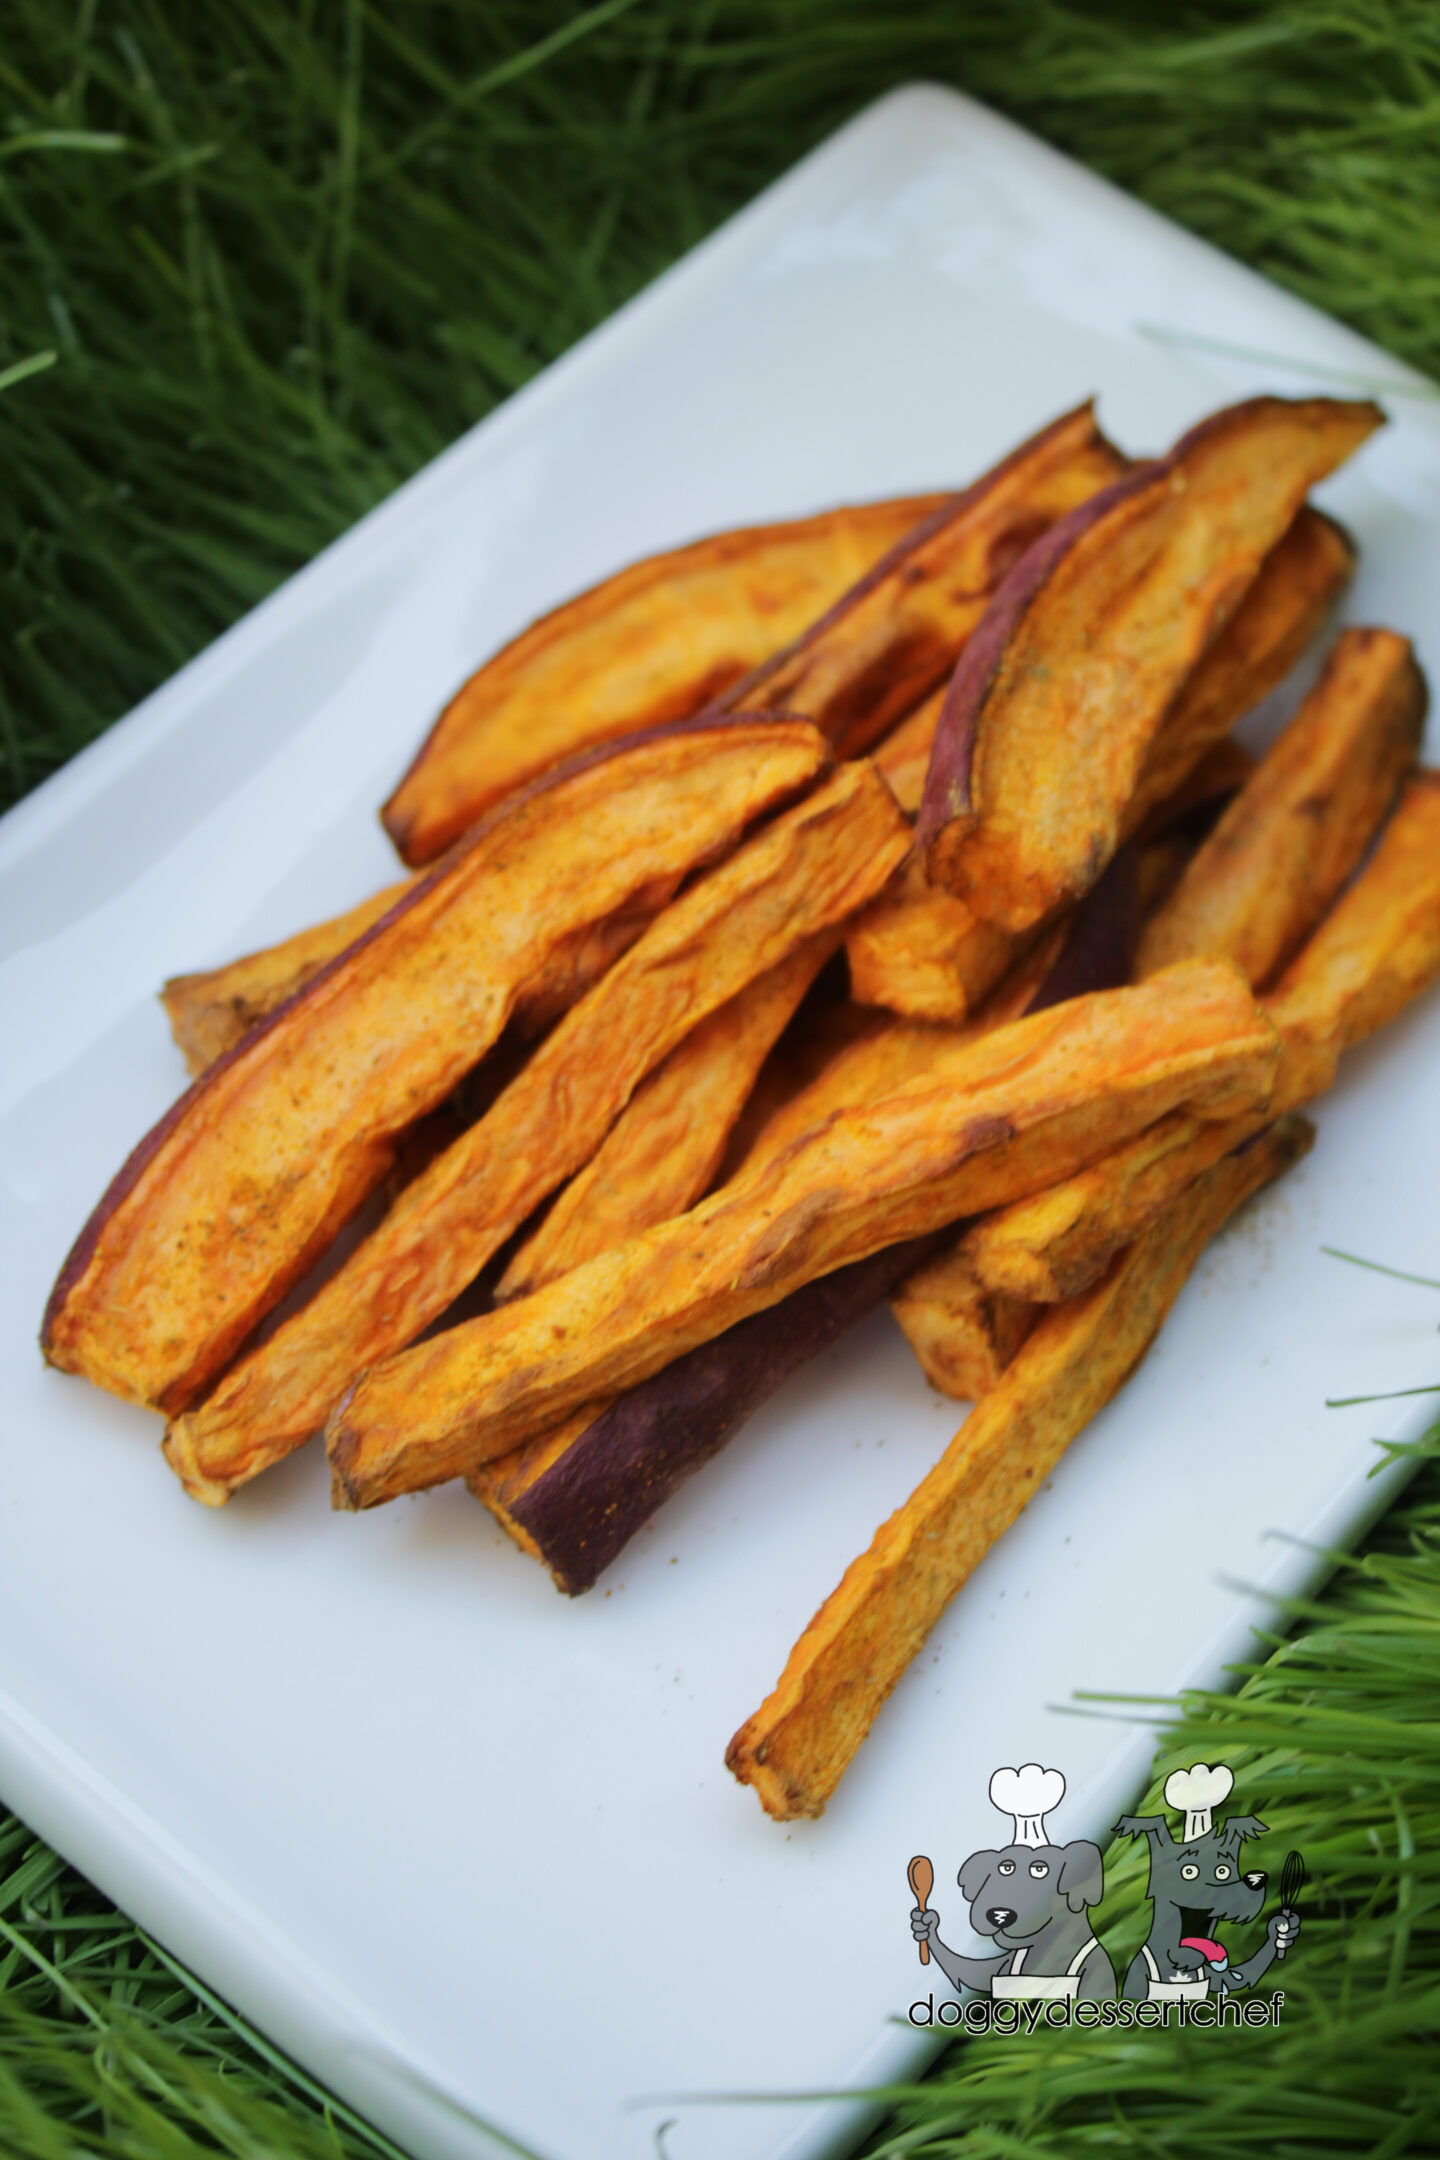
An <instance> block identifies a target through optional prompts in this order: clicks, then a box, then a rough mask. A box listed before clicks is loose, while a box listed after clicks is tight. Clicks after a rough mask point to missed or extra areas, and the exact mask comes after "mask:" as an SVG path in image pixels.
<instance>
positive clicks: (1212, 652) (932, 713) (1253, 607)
mask: <svg viewBox="0 0 1440 2160" xmlns="http://www.w3.org/2000/svg"><path fill="white" fill-rule="evenodd" d="M1354 567H1355V549H1354V544H1353V542H1352V541H1351V539H1350V536H1349V534H1348V533H1347V532H1346V531H1345V530H1344V528H1343V526H1340V525H1337V524H1336V523H1335V520H1334V519H1333V518H1328V517H1326V516H1325V515H1324V513H1323V511H1320V510H1315V509H1313V508H1312V507H1311V506H1310V504H1308V503H1306V504H1305V505H1304V506H1303V507H1302V508H1301V509H1300V511H1299V512H1298V513H1297V514H1296V516H1295V517H1294V519H1293V520H1292V521H1291V524H1290V527H1289V530H1288V531H1287V532H1285V533H1284V534H1283V535H1282V536H1281V538H1280V539H1279V540H1277V541H1276V543H1275V545H1274V547H1273V548H1271V550H1270V552H1269V554H1268V555H1267V556H1266V557H1265V560H1264V562H1263V563H1262V564H1261V565H1260V568H1259V570H1258V572H1257V573H1256V577H1255V582H1254V584H1253V585H1252V586H1251V587H1250V590H1249V591H1248V592H1247V593H1246V595H1245V597H1244V599H1243V600H1242V601H1241V602H1240V605H1239V607H1238V608H1237V609H1236V610H1235V613H1234V614H1233V615H1232V616H1231V618H1230V620H1229V621H1228V622H1227V623H1226V624H1225V626H1224V628H1223V629H1222V630H1220V631H1219V633H1218V634H1217V635H1216V637H1215V639H1214V640H1213V642H1212V643H1211V644H1210V645H1209V646H1207V647H1206V649H1205V651H1204V652H1203V653H1202V654H1201V656H1200V659H1199V661H1198V662H1197V663H1196V666H1195V668H1194V671H1193V673H1192V674H1191V675H1190V676H1189V677H1188V679H1187V680H1186V681H1185V683H1184V684H1182V686H1181V688H1180V690H1179V691H1178V693H1177V694H1176V698H1175V702H1174V704H1173V705H1172V706H1171V708H1170V710H1169V712H1168V713H1167V714H1166V716H1165V718H1164V720H1163V721H1162V722H1161V725H1160V731H1159V733H1158V734H1157V736H1156V738H1155V740H1154V742H1153V743H1152V744H1151V746H1150V749H1149V752H1148V753H1147V756H1146V760H1145V766H1144V770H1143V771H1142V773H1141V775H1140V780H1139V784H1138V785H1137V787H1136V790H1135V793H1134V795H1133V796H1132V798H1131V800H1130V803H1129V804H1128V805H1127V807H1126V811H1125V815H1124V818H1123V820H1122V827H1121V829H1122V831H1123V832H1124V833H1125V834H1126V835H1127V836H1128V835H1129V834H1130V833H1132V832H1134V831H1135V830H1136V829H1137V827H1138V826H1140V825H1141V824H1142V823H1143V822H1144V820H1145V818H1146V817H1147V816H1148V815H1149V814H1150V812H1151V811H1152V810H1153V809H1154V808H1155V806H1156V805H1157V804H1162V803H1164V802H1165V800H1166V798H1167V797H1169V796H1172V795H1175V794H1176V793H1177V792H1178V790H1179V789H1180V788H1181V787H1182V786H1183V785H1184V782H1185V780H1186V778H1187V776H1188V774H1189V773H1190V772H1191V771H1192V770H1194V768H1195V767H1196V766H1197V765H1198V764H1199V763H1200V762H1201V761H1202V760H1203V759H1204V758H1205V756H1206V755H1207V753H1208V752H1209V751H1210V750H1212V749H1221V748H1223V747H1224V746H1225V743H1226V738H1227V737H1228V735H1229V732H1230V730H1231V728H1233V727H1234V726H1235V724H1236V722H1237V721H1239V720H1241V719H1243V718H1244V716H1245V714H1246V713H1247V712H1249V711H1250V710H1251V709H1252V708H1253V707H1254V706H1256V705H1258V704H1259V703H1260V700H1261V699H1262V698H1265V697H1268V696H1269V694H1270V692H1271V691H1272V690H1273V689H1275V687H1276V686H1277V684H1279V683H1282V682H1283V681H1284V680H1285V677H1286V676H1287V675H1288V674H1289V672H1290V670H1291V668H1292V667H1293V666H1294V665H1295V663H1296V661H1297V660H1298V659H1299V658H1300V655H1301V654H1302V653H1303V652H1304V651H1305V649H1306V647H1307V646H1308V645H1309V644H1310V643H1311V641H1312V639H1314V638H1315V637H1317V636H1318V635H1319V633H1320V630H1321V628H1322V626H1323V624H1324V622H1325V618H1326V617H1327V615H1328V614H1329V613H1330V610H1331V608H1332V607H1333V606H1334V604H1335V602H1336V600H1337V599H1338V598H1339V597H1340V594H1341V593H1342V592H1343V591H1344V589H1345V587H1346V585H1347V584H1348V583H1349V581H1350V577H1351V575H1352V573H1353V571H1354ZM945 691H946V686H944V685H942V686H941V688H940V689H938V690H936V691H935V692H933V693H932V695H931V696H930V697H928V698H927V699H926V700H925V702H924V704H923V705H920V706H917V707H916V709H915V711H914V712H913V713H911V714H910V716H909V718H908V719H906V720H902V721H901V723H900V725H899V726H898V727H897V728H895V729H894V730H893V732H892V733H891V734H889V735H887V736H886V737H885V739H884V741H883V742H882V743H881V744H880V745H879V747H878V749H877V750H876V752H875V762H876V764H877V765H878V766H879V767H880V770H881V772H882V773H883V774H884V775H885V778H886V780H887V781H888V782H889V784H890V788H891V791H892V792H893V794H894V797H895V800H896V802H898V803H899V805H900V807H901V809H902V810H903V811H904V812H905V814H906V816H907V817H915V816H917V815H918V813H919V809H920V804H921V801H922V799H923V797H924V793H925V776H926V773H927V771H928V769H929V765H930V750H931V746H932V744H933V743H934V740H935V730H936V727H937V726H938V724H939V720H940V713H941V709H942V708H943V706H944V703H945ZM1235 747H1237V748H1238V746H1235ZM1242 755H1243V753H1242Z"/></svg>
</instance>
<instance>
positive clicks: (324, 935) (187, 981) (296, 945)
mask: <svg viewBox="0 0 1440 2160" xmlns="http://www.w3.org/2000/svg"><path fill="white" fill-rule="evenodd" d="M411 882H412V881H411V880H410V879H409V878H401V879H400V881H399V883H398V884H395V885H387V886H386V887H385V888H384V890H383V891H381V892H377V893H372V894H371V895H370V897H369V899H368V900H362V901H361V902H360V904H359V905H358V907H353V908H347V909H346V911H345V913H344V914H343V915H334V916H332V917H331V918H330V920H329V921H328V922H322V923H316V924H314V925H313V926H312V927H311V928H309V929H306V930H300V931H297V932H296V934H295V936H294V937H289V938H285V939H284V940H283V941H282V942H281V943H280V944H278V945H268V946H266V947H265V949H264V950H263V951H262V952H253V953H245V954H242V956H241V957H240V959H238V960H229V961H227V962H226V963H225V965H224V966H223V967H218V968H206V969H204V970H202V971H201V972H200V973H198V974H194V975H172V976H171V977H170V979H169V981H168V982H167V983H166V984H165V986H164V988H163V989H162V990H161V992H160V1002H161V1004H162V1005H163V1006H164V1008H165V1011H166V1013H167V1015H168V1016H169V1020H170V1032H171V1034H172V1035H173V1036H174V1038H175V1045H176V1048H177V1049H178V1050H179V1051H180V1052H181V1053H182V1054H183V1056H184V1059H185V1063H186V1065H187V1066H188V1068H189V1070H190V1071H191V1072H192V1073H200V1072H204V1070H205V1067H206V1066H207V1065H213V1064H214V1062H215V1060H216V1058H218V1057H220V1056H222V1055H223V1053H224V1052H225V1051H227V1050H229V1049H231V1048H232V1047H233V1046H234V1044H236V1043H237V1042H239V1040H240V1038H241V1036H242V1035H248V1034H249V1032H250V1030H251V1028H252V1027H254V1025H255V1023H256V1021H257V1020H263V1019H264V1018H265V1016H266V1014H267V1013H272V1012H274V1010H275V1008H276V1006H277V1005H283V1004H284V1002H285V1000H286V998H288V997H293V996H294V995H295V992H296V991H297V990H299V989H302V988H303V987H304V985H305V984H306V983H307V982H309V980H310V978H311V976H312V975H318V974H319V972H320V970H321V968H322V967H324V965H325V963H326V962H327V961H328V960H333V959H334V958H335V955H336V954H337V953H341V952H344V950H345V948H346V946H347V945H353V944H354V942H355V940H356V938H358V937H362V936H363V935H364V933H365V932H366V931H367V930H368V929H369V928H370V926H371V924H372V923H377V922H379V920H380V917H381V916H382V915H388V914H389V912H390V910H391V908H392V907H394V905H395V903H396V901H397V900H399V899H400V898H401V897H402V896H403V894H405V893H406V892H407V891H408V890H409V888H410V884H411Z"/></svg>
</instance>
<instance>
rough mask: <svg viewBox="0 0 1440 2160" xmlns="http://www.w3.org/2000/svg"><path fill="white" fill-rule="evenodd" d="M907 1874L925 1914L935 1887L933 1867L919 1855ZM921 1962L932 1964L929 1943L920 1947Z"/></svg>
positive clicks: (912, 1862)
mask: <svg viewBox="0 0 1440 2160" xmlns="http://www.w3.org/2000/svg"><path fill="white" fill-rule="evenodd" d="M905 1872H906V1874H907V1875H908V1876H909V1878H910V1888H911V1889H912V1890H913V1891H914V1893H915V1903H916V1904H917V1905H918V1906H919V1908H920V1910H921V1912H924V1910H925V1906H926V1903H927V1901H928V1899H929V1896H930V1892H931V1891H932V1890H933V1889H934V1887H935V1870H934V1868H933V1867H931V1865H930V1862H929V1861H928V1860H927V1859H926V1857H925V1855H924V1853H917V1854H916V1855H915V1858H914V1859H913V1860H912V1861H911V1862H910V1865H909V1867H908V1868H907V1869H906V1871H905ZM920 1962H921V1964H922V1965H928V1964H929V1962H930V1945H929V1943H928V1942H922V1943H921V1945H920Z"/></svg>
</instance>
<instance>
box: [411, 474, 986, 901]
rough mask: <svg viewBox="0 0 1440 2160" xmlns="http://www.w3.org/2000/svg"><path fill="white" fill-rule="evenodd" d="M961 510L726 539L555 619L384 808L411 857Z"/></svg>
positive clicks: (851, 511)
mask: <svg viewBox="0 0 1440 2160" xmlns="http://www.w3.org/2000/svg"><path fill="white" fill-rule="evenodd" d="M950 499H951V498H950V497H948V496H946V495H943V494H936V495H907V496H901V497H897V498H896V499H895V500H893V501H889V502H877V503H861V504H858V505H855V506H853V507H849V508H844V509H839V510H828V511H825V512H824V513H823V514H822V515H820V516H819V517H810V518H799V519H795V520H793V521H791V522H789V523H785V524H778V525H760V526H752V527H749V528H746V529H744V530H742V531H737V532H724V533H718V534H715V535H714V536H713V537H711V538H709V539H705V540H697V541H695V542H694V543H693V544H692V545H690V546H688V547H682V548H675V549H671V550H670V551H668V552H667V553H665V554H661V555H652V556H649V557H647V558H646V560H645V561H643V562H638V563H634V564H632V565H631V567H630V568H629V569H626V570H622V571H620V572H619V574H618V575H617V576H615V577H611V578H606V579H605V580H604V581H603V582H602V583H601V584H599V585H595V586H592V587H591V588H590V589H589V590H588V591H587V592H584V593H581V594H580V595H579V597H578V598H577V599H574V600H570V601H567V602H566V603H565V605H564V606H563V607H558V608H555V609H553V610H552V612H551V613H550V614H548V615H544V616H542V617H541V618H540V620H539V621H538V622H536V623H533V624H532V625H531V626H530V628H529V629H528V630H525V631H523V632H522V633H521V635H520V636H519V637H517V638H514V639H512V640H511V642H510V643H509V644H508V645H506V646H504V647H503V648H502V649H501V650H500V651H499V652H498V653H496V654H495V656H494V657H493V659H490V660H488V661H487V662H486V663H485V665H484V666H483V667H482V668H480V669H478V670H477V672H476V673H475V674H474V675H472V676H471V677H470V679H469V681H468V682H466V683H464V684H463V685H462V686H461V688H460V689H459V690H457V691H456V693H455V695H454V697H453V698H452V699H451V700H450V702H449V704H448V705H447V706H446V707H445V710H444V711H443V712H442V713H441V715H440V717H439V719H438V720H437V721H436V722H435V725H434V727H433V728H432V729H431V731H430V734H429V736H428V737H427V739H426V741H425V743H424V744H423V746H422V747H421V749H420V751H419V754H418V755H417V757H416V758H415V760H414V762H413V764H412V765H411V766H410V768H409V770H408V772H407V773H406V774H405V776H404V778H403V779H402V780H401V782H400V784H399V786H398V787H397V788H396V790H395V792H394V794H393V795H392V796H391V797H390V799H389V801H388V802H387V803H386V805H385V807H384V810H383V811H382V813H381V816H382V819H383V822H384V825H385V828H386V830H387V832H388V833H389V834H390V837H391V838H392V840H393V841H394V842H395V845H396V847H397V848H398V849H399V850H400V854H401V856H402V857H403V859H404V860H405V861H406V862H407V863H411V864H418V863H426V862H430V861H431V860H432V859H433V858H434V857H435V856H436V855H438V854H440V853H441V852H442V851H443V850H444V849H445V848H447V847H449V846H450V844H451V842H452V841H454V840H455V839H457V838H458V837H459V835H460V834H461V833H462V832H464V830H465V828H466V827H467V826H468V825H469V824H470V823H471V822H472V821H473V820H474V819H475V818H476V817H478V816H479V815H480V814H481V812H482V811H484V810H487V809H488V808H489V807H490V806H491V805H492V804H493V803H495V802H498V801H499V799H500V798H501V797H502V796H503V795H507V794H508V793H509V792H510V791H511V789H512V788H516V787H519V786H521V785H522V784H523V783H524V782H525V781H527V780H530V779H533V778H534V777H535V775H536V774H537V773H541V772H544V771H545V770H546V769H547V768H548V767H549V766H551V765H553V764H555V763H556V762H557V761H558V760H559V759H561V758H567V757H569V756H571V755H572V754H573V753H574V752H575V751H577V750H581V749H584V748H587V747H589V746H590V745H591V744H594V743H600V742H610V741H613V740H614V739H615V737H616V736H619V735H626V734H629V733H631V732H632V731H633V730H635V729H638V728H648V727H655V726H658V725H660V724H662V723H663V722H665V721H669V720H679V719H683V718H685V717H686V715H687V714H691V713H695V712H698V711H699V710H700V708H701V707H702V706H703V705H704V704H705V703H706V701H707V700H708V699H711V698H714V697H717V696H718V695H719V694H720V693H721V692H722V691H723V690H724V689H726V687H727V686H728V685H730V684H732V683H734V682H735V681H736V680H737V678H739V677H740V676H743V675H744V674H745V673H746V672H747V671H748V670H749V669H751V668H753V667H754V666H755V665H756V663H757V662H759V661H761V660H763V659H765V658H766V656H767V655H768V654H770V653H772V652H774V651H775V649H776V648H777V646H781V645H784V644H786V643H787V642H788V641H789V640H790V639H792V638H794V637H795V636H796V635H797V634H798V633H799V632H800V631H802V630H803V629H804V628H805V626H806V625H807V624H808V623H810V622H813V621H814V619H815V618H816V616H818V615H820V614H822V613H823V612H824V611H825V610H826V609H827V608H828V607H830V606H831V605H832V603H833V602H834V601H835V600H837V599H838V598H839V597H840V595H841V594H842V593H843V592H845V591H846V590H847V589H848V588H849V587H850V586H851V585H853V584H854V583H855V581H856V580H857V579H858V578H859V577H861V576H862V575H863V573H864V572H865V571H866V570H867V569H868V568H869V567H870V565H871V564H872V563H874V562H876V561H878V559H879V558H880V557H881V556H882V555H884V554H885V553H886V552H887V551H888V550H889V549H890V548H892V547H893V546H894V545H895V544H896V543H897V542H898V541H899V540H901V539H902V538H903V537H904V535H905V534H906V533H908V532H910V531H911V530H912V529H913V528H914V527H915V526H916V525H918V524H920V523H921V522H923V521H924V520H925V519H926V518H928V517H931V516H933V515H934V513H935V512H936V510H937V509H939V508H941V506H942V505H943V504H945V503H946V502H947V501H949V500H950ZM769 709H770V710H772V711H773V710H775V709H776V708H775V707H774V706H773V705H771V706H770V708H769Z"/></svg>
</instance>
